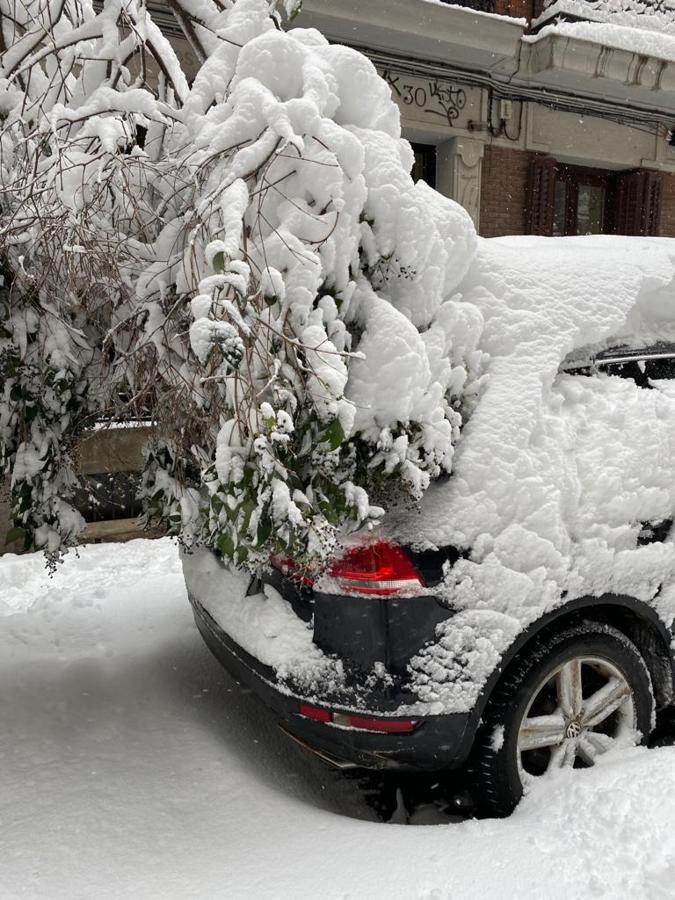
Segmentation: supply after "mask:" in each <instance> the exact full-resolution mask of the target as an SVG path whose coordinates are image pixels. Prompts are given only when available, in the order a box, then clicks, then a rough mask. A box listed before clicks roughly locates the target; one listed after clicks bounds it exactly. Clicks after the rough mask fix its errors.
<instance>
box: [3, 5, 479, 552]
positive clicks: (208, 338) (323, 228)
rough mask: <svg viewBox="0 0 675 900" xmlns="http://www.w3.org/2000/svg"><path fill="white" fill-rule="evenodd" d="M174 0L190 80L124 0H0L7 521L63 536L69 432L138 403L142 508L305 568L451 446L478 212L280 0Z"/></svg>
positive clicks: (69, 493)
mask: <svg viewBox="0 0 675 900" xmlns="http://www.w3.org/2000/svg"><path fill="white" fill-rule="evenodd" d="M169 5H170V7H171V8H172V10H173V12H174V15H175V16H176V18H177V21H178V22H179V24H180V25H181V27H182V29H183V31H184V33H185V36H186V38H187V40H188V43H189V45H190V47H191V49H192V52H193V53H194V55H195V58H196V60H197V62H198V63H199V68H198V71H197V74H196V76H195V78H194V80H193V81H192V83H191V84H190V85H189V84H188V81H187V78H186V77H185V74H184V72H183V70H182V68H181V65H180V64H179V61H178V58H177V56H176V55H175V53H174V51H173V50H172V48H171V46H170V45H169V44H168V42H167V41H166V40H165V38H164V37H163V36H162V34H161V33H160V31H159V30H158V28H157V27H156V26H155V25H154V23H153V22H152V20H151V17H150V16H149V14H148V12H147V10H146V9H145V8H144V7H143V6H142V5H141V4H140V3H138V2H136V0H115V2H106V3H105V4H104V6H103V9H102V11H100V12H96V11H95V10H94V8H93V7H92V6H91V5H89V4H87V3H84V4H82V3H69V2H66V0H60V2H57V3H56V5H54V4H51V5H49V6H45V5H43V4H40V3H38V2H35V0H29V2H25V3H23V4H21V5H20V6H18V7H17V5H16V4H15V3H10V2H9V0H0V15H1V19H0V24H1V25H2V40H3V41H4V44H3V53H2V68H1V72H0V77H1V80H0V89H1V91H2V94H1V97H2V99H1V100H0V114H1V115H2V133H1V135H0V149H1V154H2V155H1V158H0V256H1V257H2V265H3V285H2V288H1V292H0V391H1V394H0V456H1V458H2V464H3V466H4V468H5V470H6V471H7V472H8V473H9V474H10V476H11V485H12V514H13V519H14V524H15V526H16V528H18V529H20V530H21V533H22V534H23V535H24V538H25V540H26V544H27V546H28V547H36V548H44V549H45V550H47V552H48V553H50V554H52V555H54V554H58V553H59V552H61V551H62V550H63V549H64V548H66V547H68V546H71V545H73V544H75V543H76V542H77V539H78V534H79V533H80V531H81V528H82V525H83V523H82V520H81V517H80V516H79V514H78V513H77V512H76V510H75V509H74V507H73V503H72V500H73V495H74V491H75V489H76V487H77V485H78V478H77V475H76V471H75V467H74V461H73V458H72V449H73V447H74V443H75V441H76V439H77V438H78V436H79V435H80V434H81V433H82V432H83V431H84V430H86V429H88V428H91V427H94V426H95V425H96V423H100V422H101V421H105V422H115V421H118V420H120V419H122V418H129V417H132V418H133V417H144V418H150V419H151V420H152V421H153V423H154V424H155V426H156V427H155V431H156V440H155V441H154V442H153V443H152V444H151V445H150V446H149V448H148V452H147V465H146V469H145V473H144V477H143V485H144V488H143V490H144V494H145V499H146V506H147V519H148V521H150V520H153V521H161V522H162V523H163V524H164V525H165V526H166V527H168V528H169V530H170V531H171V532H172V533H174V534H177V535H179V536H180V537H181V538H182V540H183V541H185V542H187V543H191V542H200V543H205V544H207V545H208V546H211V547H213V548H215V549H217V550H218V551H219V552H220V553H222V555H223V556H224V557H225V558H227V559H229V560H231V561H234V562H235V563H237V564H240V565H241V564H245V565H247V566H250V567H256V566H259V565H261V564H265V563H266V561H267V560H268V558H269V556H270V554H272V553H283V554H288V555H292V556H293V557H294V558H296V559H301V560H303V561H304V563H305V564H308V565H309V564H314V563H316V562H317V561H320V560H321V559H323V558H324V557H325V556H326V554H327V552H329V550H330V548H331V547H332V545H333V543H334V541H335V538H336V536H337V535H338V534H339V533H341V532H345V531H351V530H354V529H357V528H360V527H363V526H364V525H368V524H372V523H373V522H375V521H377V519H378V518H379V517H380V515H381V514H382V511H383V510H382V498H384V497H387V498H388V500H389V501H390V500H391V498H392V497H396V496H404V497H408V498H410V499H411V500H412V501H414V500H416V499H419V498H420V497H421V496H422V494H423V493H424V491H425V490H426V488H427V486H428V484H429V482H430V480H431V479H433V478H436V477H437V476H439V475H440V474H441V473H443V472H449V471H450V469H451V466H452V455H453V446H454V442H455V440H456V438H457V435H458V431H459V427H460V424H461V421H462V413H463V411H464V410H465V409H466V408H467V407H468V406H470V404H471V398H472V396H473V395H475V392H476V390H477V388H478V384H479V381H480V371H479V370H480V354H479V353H478V352H477V351H476V349H475V348H476V342H477V338H478V334H479V332H480V324H481V323H480V320H479V317H477V314H476V312H475V309H474V308H473V307H470V306H463V305H462V304H461V303H459V302H458V301H457V299H456V298H454V297H453V293H454V291H455V288H456V286H457V284H458V283H459V281H460V280H461V278H462V276H463V275H464V273H465V272H466V270H467V267H468V265H469V264H470V262H471V258H472V254H473V250H474V245H475V232H474V230H473V227H472V225H471V222H470V220H469V218H468V216H467V215H466V213H465V212H464V211H463V210H462V209H461V208H459V207H458V206H457V205H456V204H454V203H452V201H449V200H447V199H446V198H444V197H442V196H440V195H439V194H437V193H436V192H434V191H433V190H431V189H430V188H429V187H428V186H427V185H425V184H424V183H423V182H418V183H416V184H415V183H413V181H412V179H411V176H410V170H411V168H412V162H413V157H412V152H411V149H410V146H409V145H408V144H407V142H405V141H403V140H402V139H401V134H400V122H399V115H398V110H397V108H396V106H395V104H394V103H393V101H392V100H391V97H390V94H389V89H388V87H387V86H386V84H385V82H384V81H382V80H381V79H380V78H379V76H378V75H377V73H376V71H375V69H374V68H373V66H372V64H371V63H370V62H369V61H368V60H367V59H366V58H365V57H364V56H362V55H361V54H359V53H357V52H356V51H354V50H351V49H348V48H345V47H340V46H333V45H329V44H328V43H327V42H326V41H325V39H324V38H323V37H322V36H321V35H320V34H318V32H316V31H313V30H300V29H293V30H288V31H285V30H283V29H282V23H281V14H280V12H279V11H278V10H277V8H276V4H275V3H271V2H270V0H234V2H226V3H219V2H210V0H201V2H199V3H193V2H192V0H172V2H171V3H170V4H169ZM284 6H285V9H284V12H285V13H286V14H287V15H288V14H291V15H292V13H293V12H294V9H293V8H291V7H293V4H292V3H286V4H284ZM364 97H367V102H364V100H363V98H364Z"/></svg>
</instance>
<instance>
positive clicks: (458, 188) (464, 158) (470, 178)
mask: <svg viewBox="0 0 675 900" xmlns="http://www.w3.org/2000/svg"><path fill="white" fill-rule="evenodd" d="M436 149H437V155H436V189H437V190H439V191H440V192H441V194H445V195H446V197H451V198H452V199H453V200H456V201H457V203H459V204H461V205H462V206H463V207H464V209H466V211H467V212H468V213H469V215H470V216H471V218H472V219H473V223H474V225H475V226H476V229H478V226H479V224H480V222H479V220H480V176H481V168H482V160H483V152H484V150H485V144H483V142H482V141H479V140H476V139H475V138H465V137H453V138H450V140H449V141H443V143H442V144H439V145H438V147H437V148H436Z"/></svg>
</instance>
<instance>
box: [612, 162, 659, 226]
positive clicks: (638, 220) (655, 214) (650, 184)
mask: <svg viewBox="0 0 675 900" xmlns="http://www.w3.org/2000/svg"><path fill="white" fill-rule="evenodd" d="M660 219H661V176H660V174H659V173H658V172H654V171H652V170H651V169H640V170H639V171H637V172H626V174H625V175H619V177H618V180H617V194H616V214H615V227H614V230H615V231H616V233H617V234H637V235H655V234H658V233H659V221H660Z"/></svg>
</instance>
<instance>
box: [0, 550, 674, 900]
mask: <svg viewBox="0 0 675 900" xmlns="http://www.w3.org/2000/svg"><path fill="white" fill-rule="evenodd" d="M0 585H2V588H1V593H0V609H1V612H0V717H1V721H2V723H3V730H2V731H3V733H2V738H1V739H0V740H1V744H0V746H1V749H2V765H1V766H0V836H1V841H2V854H0V885H1V886H2V888H1V891H0V893H1V895H2V897H3V900H15V898H26V897H30V898H31V900H73V898H94V897H95V898H97V900H113V898H114V900H117V898H119V897H134V898H136V897H138V898H141V897H142V898H144V900H154V898H162V900H173V898H180V900H189V898H199V900H210V898H223V900H224V898H227V900H267V898H275V900H316V898H318V897H320V898H322V900H347V898H349V900H485V898H495V900H497V898H499V900H510V898H514V900H515V898H525V900H527V898H532V900H535V898H536V900H541V898H543V897H545V898H547V900H558V898H560V900H568V898H569V897H574V898H576V900H586V898H589V900H591V898H593V900H597V898H606V900H610V898H612V900H614V898H617V897H626V898H628V897H630V898H634V900H638V898H660V897H663V898H666V897H670V896H672V885H673V881H674V879H675V845H674V844H673V841H672V830H673V822H675V749H673V748H661V749H658V750H644V749H634V750H625V751H621V752H619V753H618V754H616V755H614V756H611V757H609V758H607V759H605V760H604V761H603V762H602V764H600V765H598V766H596V767H595V768H594V769H590V770H587V771H572V770H570V771H565V772H563V773H561V775H560V777H558V778H556V779H555V780H552V781H548V782H546V783H543V784H541V785H540V786H539V787H538V788H537V790H536V792H534V793H532V794H531V795H530V796H528V797H526V799H525V800H524V801H523V803H522V805H521V806H520V807H519V809H518V810H517V811H516V813H515V814H514V815H513V816H512V817H511V818H510V819H509V820H503V821H497V820H490V821H484V822H475V821H474V822H466V823H461V824H443V825H436V826H426V827H422V826H420V827H417V828H412V827H408V828H406V827H403V826H401V825H384V824H380V823H377V822H375V821H373V820H372V819H373V816H372V814H371V813H370V812H369V810H368V809H367V807H366V806H365V805H364V803H363V801H362V800H361V799H360V797H359V795H358V793H357V792H356V791H355V789H354V787H353V786H352V785H351V784H350V783H349V782H347V781H346V780H345V779H344V778H343V777H342V776H340V775H338V774H337V773H333V772H332V771H329V770H328V769H326V768H324V767H323V765H322V764H321V763H319V762H318V761H316V760H314V759H313V758H311V757H309V756H307V755H305V754H304V752H303V751H301V750H300V749H298V748H297V747H295V745H294V744H292V743H291V742H290V741H289V740H288V739H287V738H285V737H284V736H283V735H282V734H281V733H280V732H279V731H278V730H277V729H276V728H275V727H274V725H273V723H272V720H271V717H270V716H269V714H268V713H267V711H265V710H264V709H263V707H262V706H261V704H260V703H259V702H258V701H257V700H256V699H255V698H254V697H252V696H251V695H250V694H248V693H247V692H242V691H241V690H240V689H239V688H238V687H237V686H236V685H235V683H234V682H232V681H231V680H230V679H229V677H227V676H226V675H225V674H224V672H223V671H222V669H221V668H220V666H219V665H218V663H217V662H216V661H215V660H214V659H213V658H212V657H211V655H210V653H209V651H208V650H207V649H206V647H205V646H204V645H203V643H202V641H201V639H200V637H199V635H198V634H197V632H196V629H195V627H194V624H193V622H192V617H191V614H190V609H189V605H188V603H187V600H186V596H185V589H184V585H183V581H182V575H181V571H180V563H179V559H178V553H177V550H176V548H175V547H174V546H173V545H172V544H171V543H170V542H169V541H168V540H162V541H158V542H148V541H134V542H132V543H130V544H126V545H114V544H111V545H100V546H91V547H85V548H83V549H82V550H81V552H80V556H79V558H77V557H76V556H75V555H74V554H71V555H70V556H69V557H68V558H67V559H66V561H65V563H64V564H63V565H62V566H61V567H60V568H59V571H58V572H57V574H56V575H55V576H54V578H53V579H50V578H49V576H48V575H47V573H46V572H45V569H44V562H43V559H42V557H41V556H40V555H32V556H25V557H16V556H11V555H8V556H4V557H2V558H1V559H0ZM355 817H356V818H355Z"/></svg>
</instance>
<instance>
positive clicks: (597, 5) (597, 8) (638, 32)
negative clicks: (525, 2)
mask: <svg viewBox="0 0 675 900" xmlns="http://www.w3.org/2000/svg"><path fill="white" fill-rule="evenodd" d="M558 16H562V17H563V18H561V19H557V18H556V17H558ZM567 17H571V18H572V19H577V18H578V19H582V20H583V21H567V20H566V19H567ZM545 22H550V23H551V24H547V25H545V26H544V27H543V28H540V30H539V31H538V32H537V33H536V34H534V35H525V36H524V37H523V40H524V41H527V42H530V43H533V42H536V41H538V40H541V39H542V38H544V37H546V36H547V35H549V34H560V35H564V36H566V37H571V38H577V39H580V40H585V41H593V42H595V43H599V44H603V45H604V46H606V47H613V48H615V49H618V50H628V51H629V52H631V53H639V54H641V55H643V56H650V57H655V58H657V59H663V60H667V61H673V60H675V4H673V0H661V2H659V3H651V2H649V0H644V2H643V0H554V2H550V3H548V4H547V5H546V8H545V9H544V11H543V13H542V14H541V15H540V16H539V18H538V19H537V20H536V21H535V22H534V23H533V24H534V25H535V26H538V25H542V24H543V23H545Z"/></svg>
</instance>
